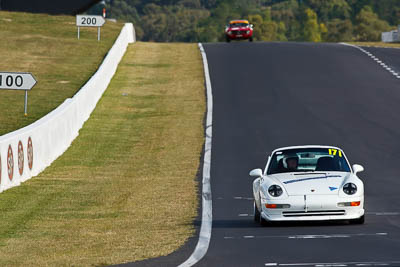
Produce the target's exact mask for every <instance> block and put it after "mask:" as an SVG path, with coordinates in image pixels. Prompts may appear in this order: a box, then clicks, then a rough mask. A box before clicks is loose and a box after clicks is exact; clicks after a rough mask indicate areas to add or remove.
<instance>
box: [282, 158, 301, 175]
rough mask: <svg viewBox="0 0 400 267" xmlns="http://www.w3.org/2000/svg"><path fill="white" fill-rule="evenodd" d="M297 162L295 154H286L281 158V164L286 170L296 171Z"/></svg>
mask: <svg viewBox="0 0 400 267" xmlns="http://www.w3.org/2000/svg"><path fill="white" fill-rule="evenodd" d="M298 164H299V157H298V156H297V155H287V156H285V158H284V159H283V166H284V167H285V169H286V171H287V172H295V171H297V166H298Z"/></svg>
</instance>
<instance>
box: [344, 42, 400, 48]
mask: <svg viewBox="0 0 400 267" xmlns="http://www.w3.org/2000/svg"><path fill="white" fill-rule="evenodd" d="M349 44H354V45H358V46H374V47H393V48H400V43H384V42H349Z"/></svg>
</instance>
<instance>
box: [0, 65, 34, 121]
mask: <svg viewBox="0 0 400 267" xmlns="http://www.w3.org/2000/svg"><path fill="white" fill-rule="evenodd" d="M35 84H36V79H35V77H33V75H32V74H31V73H27V72H0V89H3V90H25V105H24V114H25V116H27V115H28V90H31V89H32V88H33V87H34V86H35Z"/></svg>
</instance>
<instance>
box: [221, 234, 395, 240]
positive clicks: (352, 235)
mask: <svg viewBox="0 0 400 267" xmlns="http://www.w3.org/2000/svg"><path fill="white" fill-rule="evenodd" d="M387 235H388V233H358V234H319V235H268V236H254V235H245V236H237V237H235V236H225V237H224V239H264V238H281V239H282V238H283V239H329V238H352V237H367V236H387Z"/></svg>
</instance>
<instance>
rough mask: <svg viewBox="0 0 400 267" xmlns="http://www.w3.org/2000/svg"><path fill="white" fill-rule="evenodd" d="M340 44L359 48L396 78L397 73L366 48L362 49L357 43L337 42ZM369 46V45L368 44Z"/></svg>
mask: <svg viewBox="0 0 400 267" xmlns="http://www.w3.org/2000/svg"><path fill="white" fill-rule="evenodd" d="M339 44H341V45H347V46H351V47H354V48H357V49H358V50H360V51H361V52H363V53H364V54H366V55H367V56H369V57H370V58H372V59H373V60H375V61H376V62H377V63H378V64H379V65H381V67H382V68H384V69H385V70H387V71H389V72H390V73H391V74H392V75H393V76H395V77H396V78H398V77H397V75H396V74H394V73H393V72H392V71H391V69H390V68H389V67H388V66H387V65H386V64H385V63H384V62H383V61H381V60H380V59H379V58H377V57H375V56H374V55H373V54H372V53H370V52H368V51H367V50H365V49H363V48H362V47H359V46H358V45H353V44H349V43H343V42H342V43H339ZM368 47H369V46H368Z"/></svg>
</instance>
